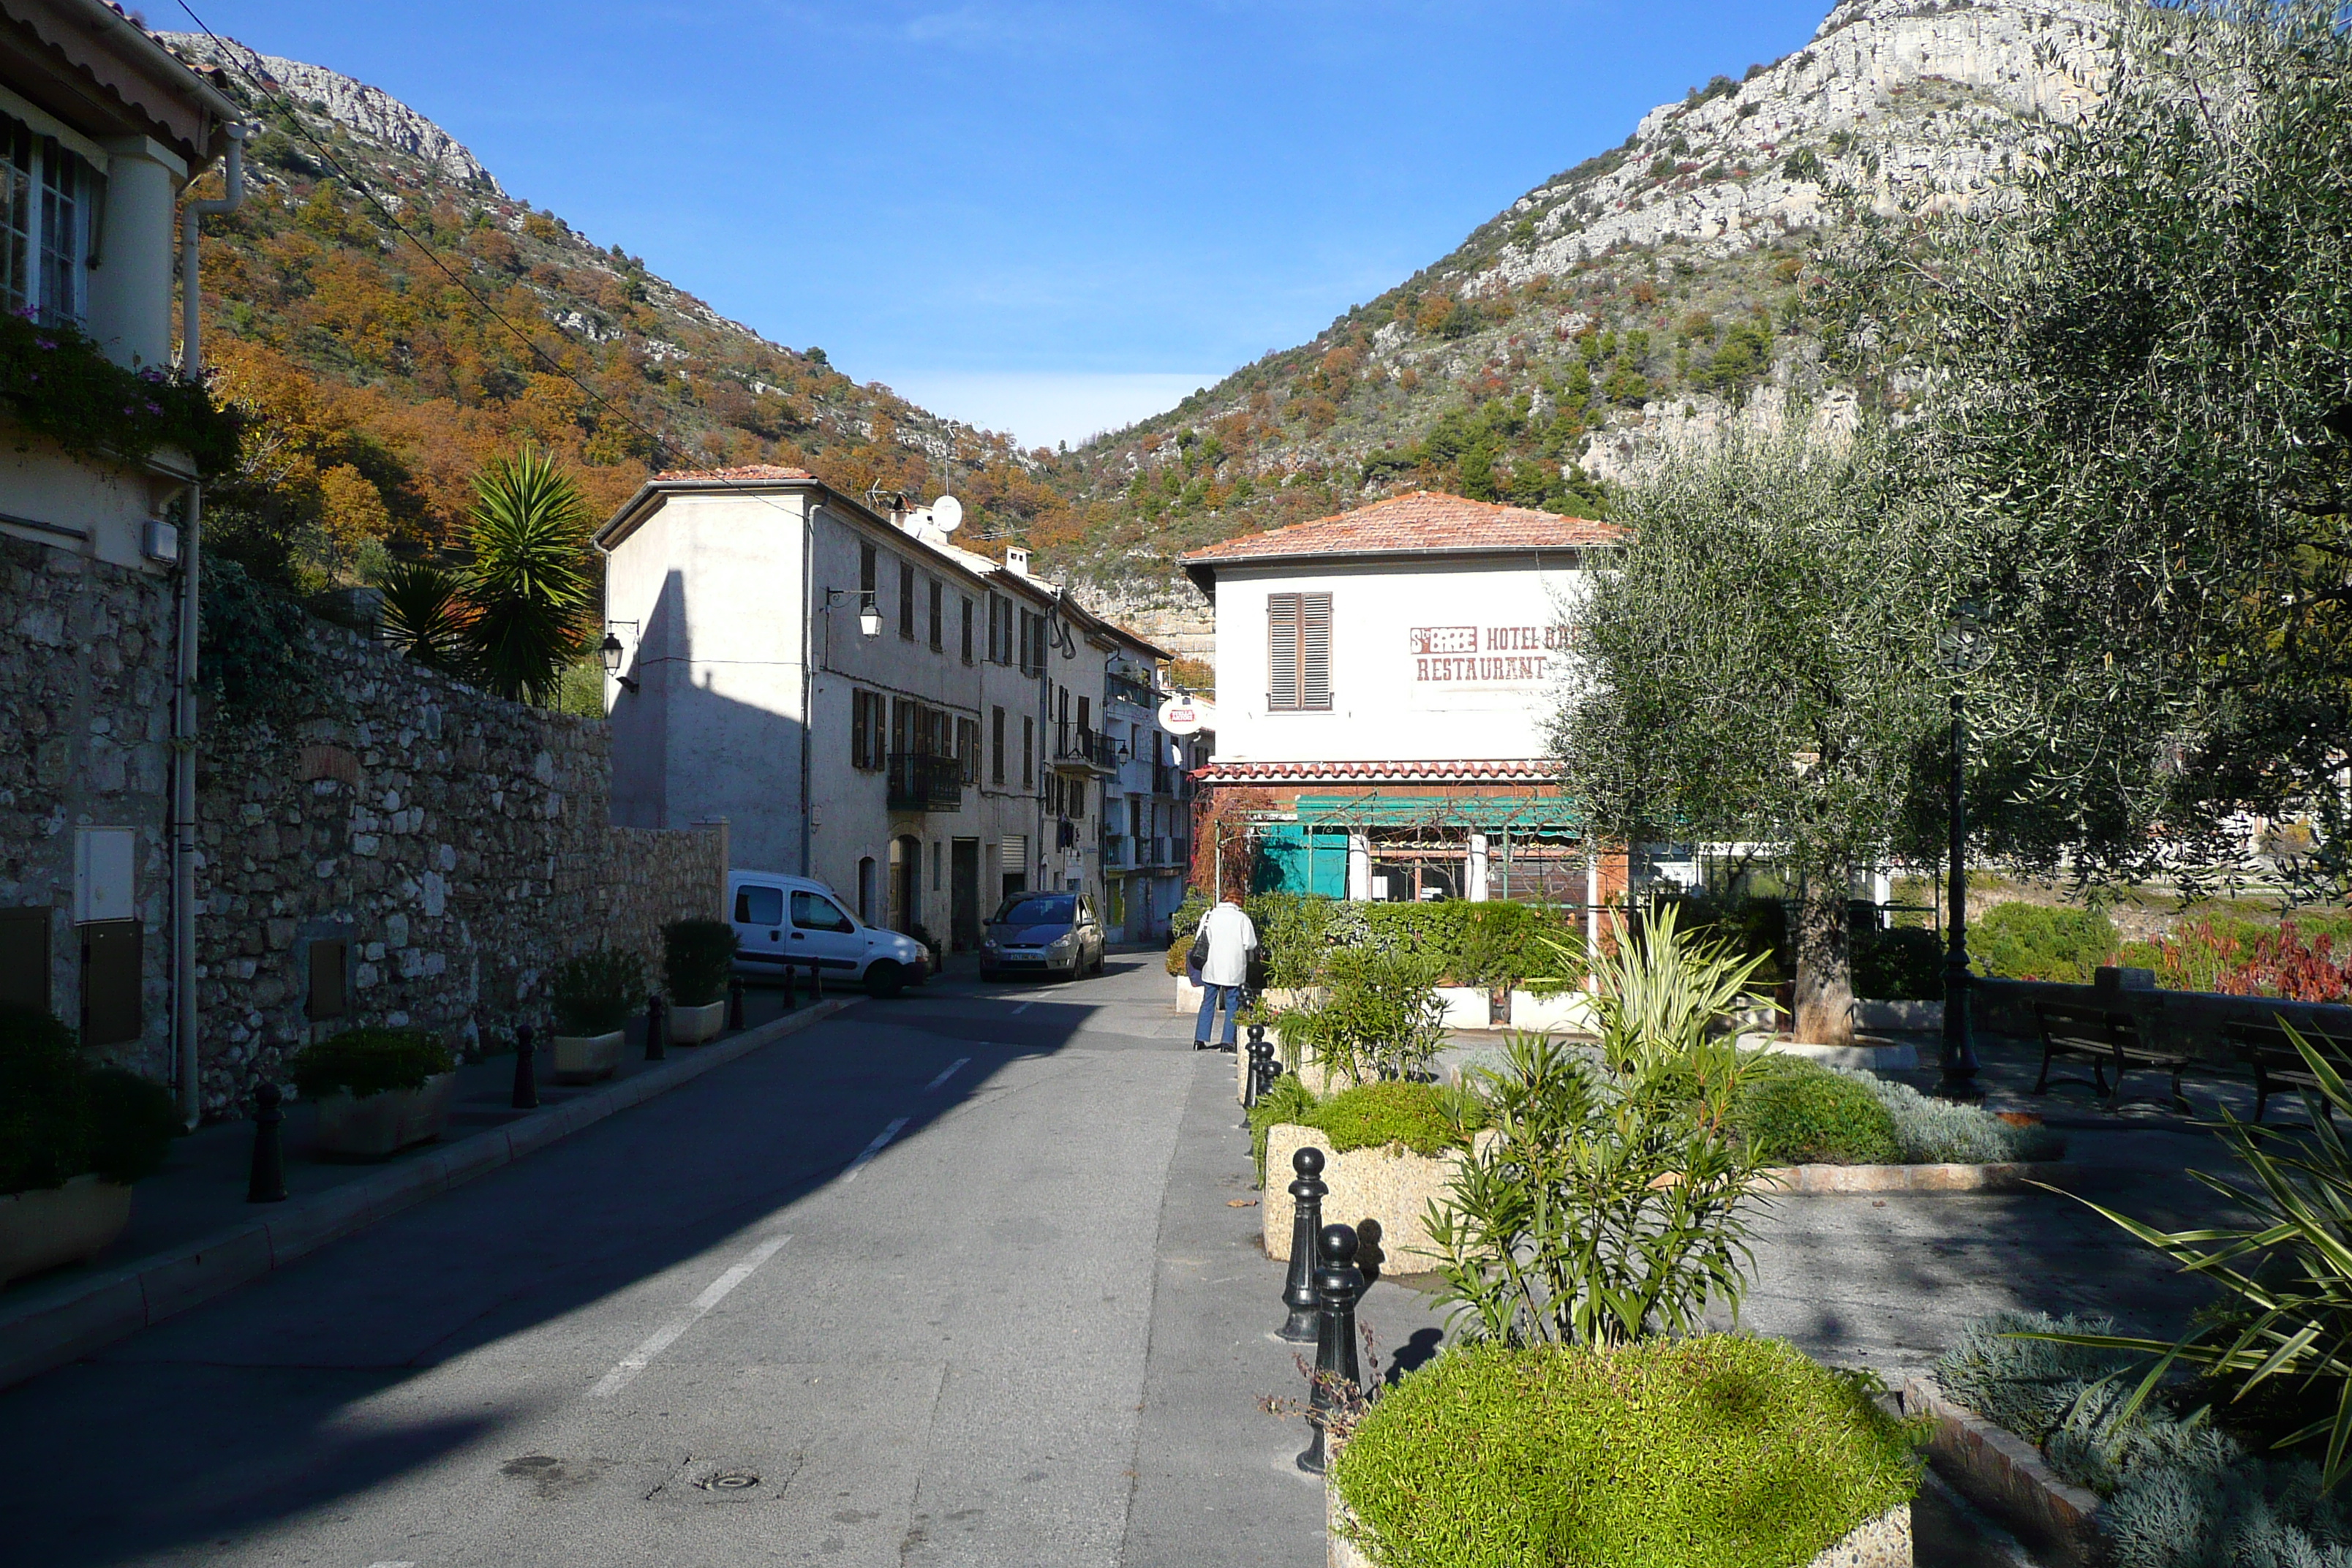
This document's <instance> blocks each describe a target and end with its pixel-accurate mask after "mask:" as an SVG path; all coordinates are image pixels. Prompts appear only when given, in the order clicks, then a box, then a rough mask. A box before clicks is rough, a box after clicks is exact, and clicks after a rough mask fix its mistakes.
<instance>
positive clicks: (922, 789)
mask: <svg viewBox="0 0 2352 1568" xmlns="http://www.w3.org/2000/svg"><path fill="white" fill-rule="evenodd" d="M889 776H890V809H891V810H892V811H955V810H958V809H960V808H961V806H962V805H963V763H961V762H959V761H958V760H957V759H955V758H953V757H935V756H932V755H931V754H930V753H929V752H891V753H890V773H889Z"/></svg>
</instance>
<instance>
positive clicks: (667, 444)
mask: <svg viewBox="0 0 2352 1568" xmlns="http://www.w3.org/2000/svg"><path fill="white" fill-rule="evenodd" d="M177 3H178V5H179V7H180V9H181V10H183V11H185V12H186V13H187V14H188V20H190V21H192V22H194V24H195V25H196V28H197V30H198V31H199V32H201V33H203V34H204V36H205V37H207V38H210V39H211V40H212V41H213V43H214V45H215V47H217V48H218V49H219V50H220V53H221V55H222V57H223V58H226V59H227V60H228V61H229V63H230V64H232V65H234V66H235V67H236V71H237V74H238V75H239V76H242V77H243V78H245V79H246V80H247V82H248V83H250V84H251V85H252V87H253V89H254V90H255V91H256V92H258V93H260V94H261V95H262V96H263V97H264V98H266V99H268V100H270V101H271V102H273V103H275V104H276V105H278V108H279V109H281V110H284V111H285V113H286V118H287V119H288V121H290V122H291V123H292V125H293V127H294V130H295V132H296V133H297V134H298V135H299V136H300V137H301V138H302V140H303V141H304V142H308V143H310V149H311V151H312V152H314V153H317V154H318V155H319V157H320V160H321V161H322V162H324V163H325V164H326V165H327V167H328V168H330V169H331V170H332V171H334V173H335V174H336V175H337V176H338V177H339V178H341V180H342V182H343V183H344V184H347V185H349V186H350V187H351V188H352V189H353V190H355V191H357V192H358V193H359V194H360V195H361V196H362V197H363V198H365V200H366V201H367V204H368V205H370V206H372V207H373V208H374V209H375V212H376V216H378V217H380V218H382V219H383V222H384V223H385V225H387V226H389V227H391V228H392V229H393V230H394V232H395V233H397V234H399V236H400V237H402V238H404V239H405V240H407V241H408V243H409V244H411V245H413V246H415V247H416V251H417V254H418V255H420V256H422V257H424V258H425V260H426V261H428V262H430V263H432V265H433V268H434V269H435V270H436V271H437V272H439V273H440V274H441V276H443V277H444V278H446V279H448V280H449V281H450V282H451V283H453V284H455V285H457V288H458V289H459V290H460V291H462V292H463V293H464V294H465V296H466V297H467V299H468V300H472V301H473V302H474V304H475V305H476V306H477V307H478V309H479V310H481V312H482V313H483V314H484V315H486V316H488V317H489V319H490V320H492V321H496V322H497V323H498V324H499V325H500V326H501V327H504V328H505V329H506V330H507V331H509V332H510V333H512V334H513V335H514V338H515V341H516V342H520V343H521V344H522V346H523V347H524V349H525V350H527V351H528V352H529V353H530V355H531V356H532V358H533V359H535V360H537V361H538V362H539V363H541V364H543V365H545V366H546V367H547V368H548V370H549V372H550V373H551V374H555V375H559V376H561V377H562V378H563V379H564V380H565V381H568V382H570V383H571V384H572V385H573V386H575V387H578V388H579V389H580V391H581V392H582V393H583V395H585V396H587V397H588V398H589V399H590V400H591V401H593V403H595V404H596V405H598V410H599V412H600V414H601V413H604V412H611V413H612V414H613V415H614V416H615V417H617V418H618V419H619V420H620V422H621V423H622V424H624V425H626V426H628V427H629V428H630V429H632V430H634V431H635V432H636V433H637V434H638V435H640V436H643V437H645V438H646V440H648V441H650V442H652V443H653V444H654V450H655V452H656V455H659V454H660V453H663V452H668V453H671V454H673V455H674V456H675V457H677V458H678V459H680V460H681V462H682V463H683V465H684V466H685V467H686V468H689V469H691V470H692V471H693V472H695V473H697V474H700V475H703V476H706V477H707V478H709V479H713V480H716V481H717V482H719V483H720V484H722V485H725V486H726V487H727V488H729V489H738V490H741V491H742V492H743V493H745V494H747V495H750V496H752V497H753V498H754V499H756V500H761V501H765V502H766V503H767V504H768V505H770V506H772V507H774V508H775V509H776V510H779V511H790V510H792V509H791V508H789V507H786V506H784V505H782V503H781V502H779V501H777V500H775V499H774V498H773V497H772V496H769V495H767V494H765V493H764V492H762V491H759V490H754V489H751V487H750V486H748V485H744V484H741V483H740V482H739V481H736V480H733V479H729V478H727V476H726V475H724V474H722V473H720V472H719V470H717V469H715V468H709V467H708V466H706V465H704V464H701V463H698V462H696V461H694V460H693V458H691V456H689V455H688V452H687V450H686V448H685V447H681V446H679V445H678V444H677V442H675V441H673V440H671V439H669V438H668V437H666V436H663V435H662V434H661V433H660V432H658V431H656V430H653V429H650V428H648V427H646V426H644V425H642V424H640V423H638V422H637V420H636V419H635V417H633V416H631V415H630V414H629V412H628V411H627V410H626V409H625V408H622V407H621V406H620V405H618V404H616V403H615V402H614V400H613V399H612V398H611V397H610V396H608V395H605V394H604V393H601V392H598V391H597V390H596V389H595V388H594V387H592V386H590V385H589V384H587V383H585V382H583V381H582V380H581V379H580V378H579V377H578V376H576V375H574V374H572V372H570V371H569V370H566V369H565V368H564V367H563V366H562V364H561V363H558V362H557V361H556V360H555V359H553V358H552V357H551V356H550V355H549V353H547V351H546V350H544V349H542V348H541V347H540V346H539V345H538V344H537V343H536V342H532V341H531V337H530V333H529V332H526V331H523V330H522V328H520V327H519V326H517V325H516V324H515V323H514V322H513V321H509V319H508V318H507V316H506V315H505V313H504V312H502V311H500V310H499V308H498V307H497V306H495V305H493V304H491V303H490V302H489V300H486V299H484V298H483V297H482V296H481V295H480V294H479V293H478V292H477V291H476V290H475V288H474V286H473V284H472V283H471V282H470V281H469V280H468V279H465V278H462V277H460V276H458V274H457V272H455V271H453V270H452V269H451V268H450V267H449V266H448V264H447V263H446V262H445V261H443V260H442V259H441V258H440V257H438V256H437V255H436V254H434V251H433V247H431V246H429V245H427V244H425V241H424V240H423V239H421V238H419V237H417V236H416V234H415V233H414V232H413V231H412V230H411V229H410V228H409V227H408V226H407V225H406V224H404V223H402V222H401V221H400V218H399V216H397V215H396V214H394V212H393V210H392V209H391V207H389V206H387V205H385V204H384V202H383V199H382V198H381V197H379V196H378V195H376V194H375V192H374V191H373V190H372V189H370V188H369V187H368V184H367V182H365V181H364V180H362V179H360V178H359V177H358V176H357V175H355V174H352V172H351V171H350V170H349V169H348V168H346V167H345V166H344V165H343V163H342V162H341V160H340V159H338V158H337V157H336V156H335V155H334V153H331V152H330V151H329V150H328V149H327V147H326V146H325V145H324V144H323V143H321V142H320V140H319V139H318V138H317V137H316V136H314V135H312V134H311V132H310V127H309V126H308V125H306V124H305V123H304V122H303V120H302V116H301V114H300V112H299V110H296V109H295V107H294V105H293V104H292V103H291V102H290V101H289V100H288V99H287V98H286V96H285V95H284V94H283V93H280V92H278V90H276V89H274V88H272V87H271V86H270V85H269V83H268V80H267V79H264V78H262V77H260V76H258V75H257V74H256V73H255V72H254V70H253V69H252V68H250V67H248V66H247V64H246V60H245V56H247V55H248V54H251V53H253V51H252V50H250V49H247V48H246V47H244V46H243V45H232V44H231V43H229V41H228V40H227V39H226V38H224V37H221V36H220V35H219V34H218V33H215V32H214V31H213V30H212V27H211V26H209V25H208V24H207V23H206V22H205V19H204V18H203V17H202V16H197V15H196V11H195V7H194V6H193V5H189V4H188V0H177ZM549 325H551V326H552V327H554V329H555V330H556V331H558V332H559V333H562V332H563V331H564V329H563V328H562V325H561V324H560V323H557V322H550V323H549ZM564 335H565V336H567V337H568V336H569V334H568V333H565V334H564ZM794 515H797V514H794Z"/></svg>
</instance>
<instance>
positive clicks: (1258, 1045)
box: [1243, 1024, 1274, 1105]
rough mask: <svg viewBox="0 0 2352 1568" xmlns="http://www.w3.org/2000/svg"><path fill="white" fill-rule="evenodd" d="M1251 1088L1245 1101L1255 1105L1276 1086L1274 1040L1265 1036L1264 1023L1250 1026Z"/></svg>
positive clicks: (1247, 1103)
mask: <svg viewBox="0 0 2352 1568" xmlns="http://www.w3.org/2000/svg"><path fill="white" fill-rule="evenodd" d="M1249 1060H1250V1065H1249V1089H1248V1094H1247V1097H1246V1098H1245V1099H1244V1101H1243V1103H1244V1104H1246V1105H1255V1104H1256V1103H1257V1102H1258V1101H1259V1100H1263V1099H1265V1091H1266V1090H1267V1089H1272V1088H1273V1087H1274V1072H1273V1070H1272V1069H1273V1066H1274V1042H1273V1041H1272V1040H1269V1039H1267V1038H1266V1037H1265V1025H1264V1024H1252V1025H1251V1026H1249Z"/></svg>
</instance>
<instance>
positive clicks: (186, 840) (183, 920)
mask: <svg viewBox="0 0 2352 1568" xmlns="http://www.w3.org/2000/svg"><path fill="white" fill-rule="evenodd" d="M247 129H248V128H247V127H246V126H244V125H241V124H232V125H230V126H229V127H228V164H227V169H226V179H227V187H228V188H227V191H226V195H225V196H224V197H223V199H221V200H219V201H202V202H200V201H188V202H184V203H182V204H181V206H180V376H181V379H183V380H185V381H194V380H196V379H197V378H198V377H199V376H201V375H202V374H204V363H205V359H204V336H203V323H202V321H201V317H202V315H203V305H204V289H203V278H202V274H201V271H200V269H199V268H198V267H197V264H196V240H197V226H198V220H199V219H200V218H204V217H206V216H211V215H213V214H215V213H229V212H235V211H236V209H237V207H238V205H240V204H241V203H243V202H244V200H245V138H246V134H247ZM191 178H193V176H191ZM204 500H205V488H204V485H203V484H202V483H201V482H198V483H196V484H192V485H190V486H189V487H188V511H187V527H186V530H185V531H184V535H183V537H182V539H181V541H180V628H179V629H180V647H179V658H178V666H177V668H175V669H174V670H173V680H172V1044H173V1054H174V1056H175V1058H176V1060H177V1064H178V1067H179V1076H180V1116H181V1119H182V1120H183V1121H185V1122H186V1123H187V1124H188V1125H189V1126H190V1127H194V1125H195V1124H196V1122H197V1121H198V1120H199V1118H200V1117H201V1115H202V1113H203V1106H202V1103H201V1099H200V1094H199V1089H200V1084H199V1079H198V1072H197V1063H196V632H197V622H198V616H199V613H200V609H201V600H200V598H199V596H198V592H197V590H198V585H199V584H198V581H197V561H198V553H197V552H198V547H199V543H200V541H201V538H202V535H201V531H200V529H201V524H202V521H203V517H204Z"/></svg>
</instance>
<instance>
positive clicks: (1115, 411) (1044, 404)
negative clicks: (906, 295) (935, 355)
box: [888, 370, 1223, 447]
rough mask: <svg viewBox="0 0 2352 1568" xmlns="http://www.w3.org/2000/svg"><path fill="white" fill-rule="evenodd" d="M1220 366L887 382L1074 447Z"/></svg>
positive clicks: (1158, 405)
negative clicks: (1160, 370)
mask: <svg viewBox="0 0 2352 1568" xmlns="http://www.w3.org/2000/svg"><path fill="white" fill-rule="evenodd" d="M1221 379H1223V372H1221V371H1168V372H1159V371H1134V372H1089V371H1050V370H1043V371H1004V372H996V371H951V370H942V371H919V370H918V371H901V372H900V373H898V374H896V375H893V376H890V377H889V378H888V381H889V384H890V389H891V390H892V391H893V392H896V393H897V394H898V395H899V396H901V397H903V398H906V399H907V400H908V401H909V402H911V403H915V404H919V405H921V406H922V407H925V408H928V409H929V410H930V411H931V412H932V413H934V414H939V415H944V416H947V417H948V418H950V419H961V420H963V421H964V422H965V423H966V424H970V425H977V426H980V427H981V428H982V429H984V430H1007V431H1010V432H1012V434H1013V439H1014V440H1016V441H1018V442H1019V443H1020V444H1021V445H1022V446H1023V447H1051V446H1054V445H1055V444H1056V443H1058V442H1062V441H1067V442H1068V443H1069V444H1070V445H1071V446H1073V447H1075V446H1076V445H1077V444H1078V443H1079V442H1081V441H1083V440H1085V439H1086V438H1087V437H1089V436H1094V435H1098V434H1100V433H1101V432H1103V431H1106V430H1117V429H1118V428H1120V427H1121V426H1128V425H1132V424H1134V423H1135V422H1136V421H1137V420H1139V419H1142V418H1145V417H1147V416H1150V415H1153V414H1157V413H1159V412H1160V411H1161V410H1162V409H1166V408H1173V407H1174V406H1175V405H1177V404H1179V403H1181V402H1182V401H1184V399H1185V398H1187V397H1189V396H1191V395H1192V392H1193V390H1194V389H1195V388H1198V387H1203V386H1214V385H1215V384H1217V383H1218V382H1219V381H1220V380H1221Z"/></svg>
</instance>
